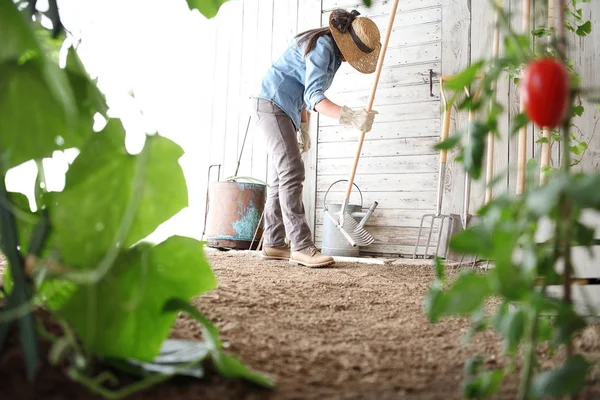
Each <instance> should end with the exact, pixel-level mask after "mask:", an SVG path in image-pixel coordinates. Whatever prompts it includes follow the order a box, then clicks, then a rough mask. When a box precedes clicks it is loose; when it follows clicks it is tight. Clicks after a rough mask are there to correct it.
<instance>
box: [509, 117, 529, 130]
mask: <svg viewBox="0 0 600 400" xmlns="http://www.w3.org/2000/svg"><path fill="white" fill-rule="evenodd" d="M528 123H529V118H528V117H527V115H526V114H524V113H519V114H517V115H516V116H515V117H514V118H512V121H511V126H510V133H511V135H514V134H515V133H517V132H519V130H520V129H521V128H524V127H525V126H527V124H528Z"/></svg>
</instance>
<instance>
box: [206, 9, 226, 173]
mask: <svg viewBox="0 0 600 400" xmlns="http://www.w3.org/2000/svg"><path fill="white" fill-rule="evenodd" d="M229 15H230V8H229V7H223V8H221V11H220V13H219V14H218V15H217V17H216V20H217V35H216V37H217V40H218V45H217V51H216V54H215V59H214V63H215V75H214V91H213V113H212V130H211V137H212V140H211V151H210V159H211V164H223V163H224V157H225V154H224V150H225V129H226V118H227V91H228V88H229V79H228V76H227V74H228V65H229V46H230V34H229V33H230V30H229V27H228V26H227V23H226V22H227V19H228V18H229ZM221 175H222V176H223V166H222V167H221Z"/></svg>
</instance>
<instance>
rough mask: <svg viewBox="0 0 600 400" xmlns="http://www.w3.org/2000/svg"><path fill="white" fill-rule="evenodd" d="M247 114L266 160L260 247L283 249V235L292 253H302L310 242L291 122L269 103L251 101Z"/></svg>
mask: <svg viewBox="0 0 600 400" xmlns="http://www.w3.org/2000/svg"><path fill="white" fill-rule="evenodd" d="M251 111H252V112H253V118H254V121H255V124H256V125H255V127H256V129H257V133H259V134H262V135H263V137H264V139H265V144H266V148H267V154H268V156H269V163H268V164H269V170H268V183H269V188H268V190H267V202H266V205H265V216H264V245H265V246H266V247H277V246H283V245H284V244H285V237H286V233H287V237H288V238H289V240H290V244H291V247H292V251H297V250H302V249H304V248H306V247H308V246H311V245H313V240H312V235H311V232H310V227H309V226H308V223H307V222H306V217H305V211H304V203H303V202H302V187H303V184H304V177H305V172H304V162H303V161H302V157H301V155H300V149H299V148H298V142H297V140H296V129H295V128H294V124H293V123H292V120H291V118H290V117H288V116H287V114H285V113H284V112H283V111H282V110H281V109H280V108H279V107H277V106H276V105H275V104H273V103H272V102H270V101H267V100H262V99H256V98H253V99H251Z"/></svg>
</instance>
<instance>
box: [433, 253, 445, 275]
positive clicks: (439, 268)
mask: <svg viewBox="0 0 600 400" xmlns="http://www.w3.org/2000/svg"><path fill="white" fill-rule="evenodd" d="M434 262H435V276H436V278H437V279H438V280H440V281H443V280H444V268H445V267H444V262H443V261H442V260H441V259H440V258H439V257H436V258H435V260H434Z"/></svg>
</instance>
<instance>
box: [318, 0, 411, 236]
mask: <svg viewBox="0 0 600 400" xmlns="http://www.w3.org/2000/svg"><path fill="white" fill-rule="evenodd" d="M398 2H399V0H394V3H393V4H392V10H391V12H390V18H389V21H388V26H387V30H386V32H385V37H384V40H383V43H382V46H381V52H380V53H379V59H378V60H377V69H376V72H375V82H374V83H373V88H372V89H371V95H370V97H369V103H368V105H367V111H371V110H372V107H373V103H374V101H375V92H376V91H377V84H378V83H379V77H380V76H381V70H382V68H383V61H384V59H385V53H386V51H387V46H388V42H389V40H390V35H391V33H392V28H393V25H394V18H395V17H396V10H397V9H398ZM365 134H366V132H361V134H360V139H359V141H358V148H357V149H356V155H355V156H354V165H353V166H352V171H351V173H350V179H348V189H347V190H346V197H345V199H344V201H343V202H342V207H341V209H340V212H339V216H338V217H337V218H336V217H335V216H334V215H332V214H331V213H330V212H329V211H325V215H327V217H329V218H330V219H331V220H332V221H333V223H334V224H335V226H336V228H338V229H339V230H340V232H341V233H342V235H344V237H345V238H346V240H348V242H349V243H350V244H351V245H352V247H356V246H368V245H370V244H371V243H373V242H374V241H375V239H374V238H373V236H372V235H371V234H370V233H369V232H367V230H366V229H365V228H364V227H363V225H362V224H359V223H358V222H356V220H355V219H354V217H352V215H350V214H349V213H348V211H346V207H347V206H348V203H349V201H350V194H351V193H352V186H353V185H354V178H355V176H356V168H357V167H358V160H359V158H360V153H361V151H362V145H363V142H364V140H365Z"/></svg>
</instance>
